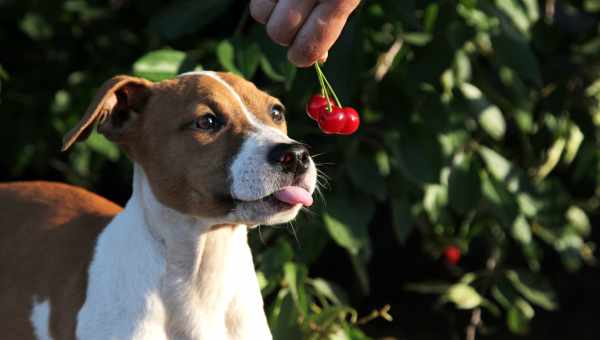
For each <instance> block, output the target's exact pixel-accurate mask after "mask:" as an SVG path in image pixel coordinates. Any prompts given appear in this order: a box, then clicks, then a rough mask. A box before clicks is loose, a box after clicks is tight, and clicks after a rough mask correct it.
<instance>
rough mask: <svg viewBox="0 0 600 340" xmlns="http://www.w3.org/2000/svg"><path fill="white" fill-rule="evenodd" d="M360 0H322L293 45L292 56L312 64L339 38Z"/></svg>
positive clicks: (298, 61) (301, 63) (294, 60)
mask: <svg viewBox="0 0 600 340" xmlns="http://www.w3.org/2000/svg"><path fill="white" fill-rule="evenodd" d="M358 3H359V1H358V0H344V1H342V0H334V1H329V2H321V3H319V4H318V5H317V6H316V7H315V9H314V10H313V11H312V13H311V15H310V17H309V18H308V19H307V20H306V22H305V23H304V25H303V26H302V28H301V29H300V31H299V32H298V34H296V37H295V39H294V42H293V43H292V45H291V46H290V48H289V51H288V59H289V60H290V62H292V63H293V64H295V65H296V66H298V67H308V66H311V65H313V64H314V63H315V62H316V61H317V60H318V59H319V58H321V57H322V56H323V55H325V53H326V52H327V51H329V49H330V48H331V46H332V45H333V44H334V43H335V41H336V40H337V39H338V38H339V36H340V33H341V32H342V29H343V28H344V24H345V23H346V20H347V19H348V16H349V15H350V13H352V11H353V10H354V9H355V8H356V7H357V6H358Z"/></svg>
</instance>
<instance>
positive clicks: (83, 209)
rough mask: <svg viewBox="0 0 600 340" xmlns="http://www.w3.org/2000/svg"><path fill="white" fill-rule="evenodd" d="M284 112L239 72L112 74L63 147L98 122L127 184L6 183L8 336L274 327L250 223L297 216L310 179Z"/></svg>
mask: <svg viewBox="0 0 600 340" xmlns="http://www.w3.org/2000/svg"><path fill="white" fill-rule="evenodd" d="M283 111H284V108H283V105H282V104H281V103H280V102H279V101H278V100H277V99H275V98H273V97H271V96H269V95H268V94H266V93H264V92H262V91H260V90H258V89H257V88H256V87H255V86H254V85H253V84H252V83H250V82H248V81H245V80H243V79H241V78H239V77H237V76H234V75H231V74H223V73H215V72H194V73H187V74H182V75H180V76H178V77H177V78H176V79H172V80H166V81H162V82H159V83H152V82H149V81H147V80H144V79H139V78H133V77H128V76H117V77H114V78H112V79H110V80H109V81H107V82H106V83H105V84H104V85H103V87H102V88H101V89H100V90H99V93H98V94H97V96H96V98H95V99H94V101H93V102H92V104H91V105H90V107H89V109H88V111H87V113H86V114H85V116H84V117H83V118H82V120H81V121H80V122H79V124H78V125H77V126H76V127H75V128H74V129H73V130H71V131H70V132H69V133H68V134H67V135H66V136H65V139H64V145H63V150H66V149H68V148H69V147H70V146H71V145H72V144H73V143H75V142H76V141H78V140H80V139H83V138H85V137H87V135H89V133H90V131H91V130H92V129H93V126H94V125H95V124H97V126H98V128H97V129H98V131H99V132H100V133H102V134H104V135H105V136H106V137H107V138H108V139H110V140H111V141H113V142H115V143H117V144H119V145H120V146H121V148H122V149H123V150H124V151H125V152H126V153H127V155H128V156H129V157H130V158H131V160H133V163H134V176H133V194H132V196H131V198H130V200H129V201H128V202H127V204H126V206H125V208H123V209H121V208H120V207H119V206H117V205H115V204H113V203H111V202H109V201H107V200H105V199H103V198H101V197H99V196H96V195H94V194H92V193H90V192H87V191H85V190H83V189H80V188H76V187H72V186H68V185H65V184H58V183H48V182H29V183H28V182H22V183H10V184H2V185H0V259H1V264H0V334H1V335H0V338H2V339H19V340H22V339H36V338H37V339H54V340H59V339H60V340H62V339H82V340H87V339H99V340H107V339H206V340H221V339H245V340H264V339H271V338H272V337H271V333H270V331H269V328H268V325H267V321H266V318H265V313H264V311H263V302H262V298H261V294H260V289H259V286H258V282H257V279H256V276H255V273H254V266H253V262H252V255H251V253H250V249H249V247H248V244H247V230H248V228H249V227H252V226H255V225H258V224H277V223H285V222H288V221H290V220H291V219H293V218H294V217H295V216H296V215H297V213H298V211H299V210H300V209H301V208H302V207H303V206H309V205H311V204H312V193H313V191H314V189H315V184H316V168H315V165H314V163H313V161H312V159H311V158H310V156H309V155H308V152H307V150H306V148H305V147H304V146H303V145H301V144H299V143H297V142H295V141H293V140H292V139H290V138H288V137H287V130H286V129H287V128H286V123H285V118H284V116H283V114H284V112H283Z"/></svg>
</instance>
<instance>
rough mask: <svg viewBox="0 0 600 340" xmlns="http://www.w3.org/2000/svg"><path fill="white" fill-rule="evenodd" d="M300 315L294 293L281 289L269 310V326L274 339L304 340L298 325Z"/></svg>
mask: <svg viewBox="0 0 600 340" xmlns="http://www.w3.org/2000/svg"><path fill="white" fill-rule="evenodd" d="M299 317H300V315H299V313H298V309H297V308H296V306H295V304H294V300H293V298H292V295H291V294H290V293H289V291H288V290H287V289H282V290H280V291H279V293H278V294H277V299H276V300H275V302H274V303H273V304H272V307H271V310H270V312H269V326H270V327H269V328H271V332H272V334H273V339H290V340H303V339H304V337H303V335H302V333H301V332H300V327H299V325H298V319H299Z"/></svg>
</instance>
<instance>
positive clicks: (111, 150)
mask: <svg viewBox="0 0 600 340" xmlns="http://www.w3.org/2000/svg"><path fill="white" fill-rule="evenodd" d="M85 144H86V145H87V146H89V147H90V149H92V150H94V151H96V152H97V153H99V154H101V155H102V156H104V157H106V158H108V159H109V160H111V161H113V162H116V161H117V160H118V159H119V155H120V154H121V153H120V152H119V148H118V147H117V146H116V145H115V144H114V143H113V142H111V141H109V140H108V139H106V138H104V137H103V136H102V135H100V134H98V133H92V134H91V135H90V138H88V140H87V141H86V142H85Z"/></svg>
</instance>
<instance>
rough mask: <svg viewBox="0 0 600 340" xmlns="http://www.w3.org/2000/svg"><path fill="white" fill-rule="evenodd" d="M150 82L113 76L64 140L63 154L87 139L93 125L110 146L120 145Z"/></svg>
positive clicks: (143, 101) (150, 85) (146, 92)
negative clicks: (111, 142) (111, 143)
mask: <svg viewBox="0 0 600 340" xmlns="http://www.w3.org/2000/svg"><path fill="white" fill-rule="evenodd" d="M151 87H152V82H150V81H148V80H145V79H141V78H135V77H130V76H116V77H113V78H111V79H110V80H108V81H106V82H105V83H104V84H103V85H102V87H101V88H100V89H99V90H98V92H97V93H96V96H95V98H94V100H93V101H92V103H91V104H90V106H89V107H88V109H87V112H86V113H85V116H83V118H81V120H80V121H79V123H77V125H76V126H75V127H74V128H73V129H71V131H69V132H68V133H67V134H66V135H65V136H64V138H63V146H62V151H65V150H67V149H68V148H70V147H71V145H73V144H74V143H75V142H77V141H80V140H83V139H86V138H87V137H88V136H89V135H90V133H91V132H92V129H93V127H94V124H95V123H96V122H97V123H98V132H100V133H102V134H103V135H104V136H105V137H106V138H108V139H110V140H112V141H113V142H117V143H122V142H123V141H124V138H125V136H126V132H127V130H128V128H129V127H131V125H132V124H133V121H134V120H135V119H136V118H137V116H138V115H139V113H141V112H142V110H143V108H144V105H145V103H146V101H147V100H148V98H149V97H150V94H151Z"/></svg>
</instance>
